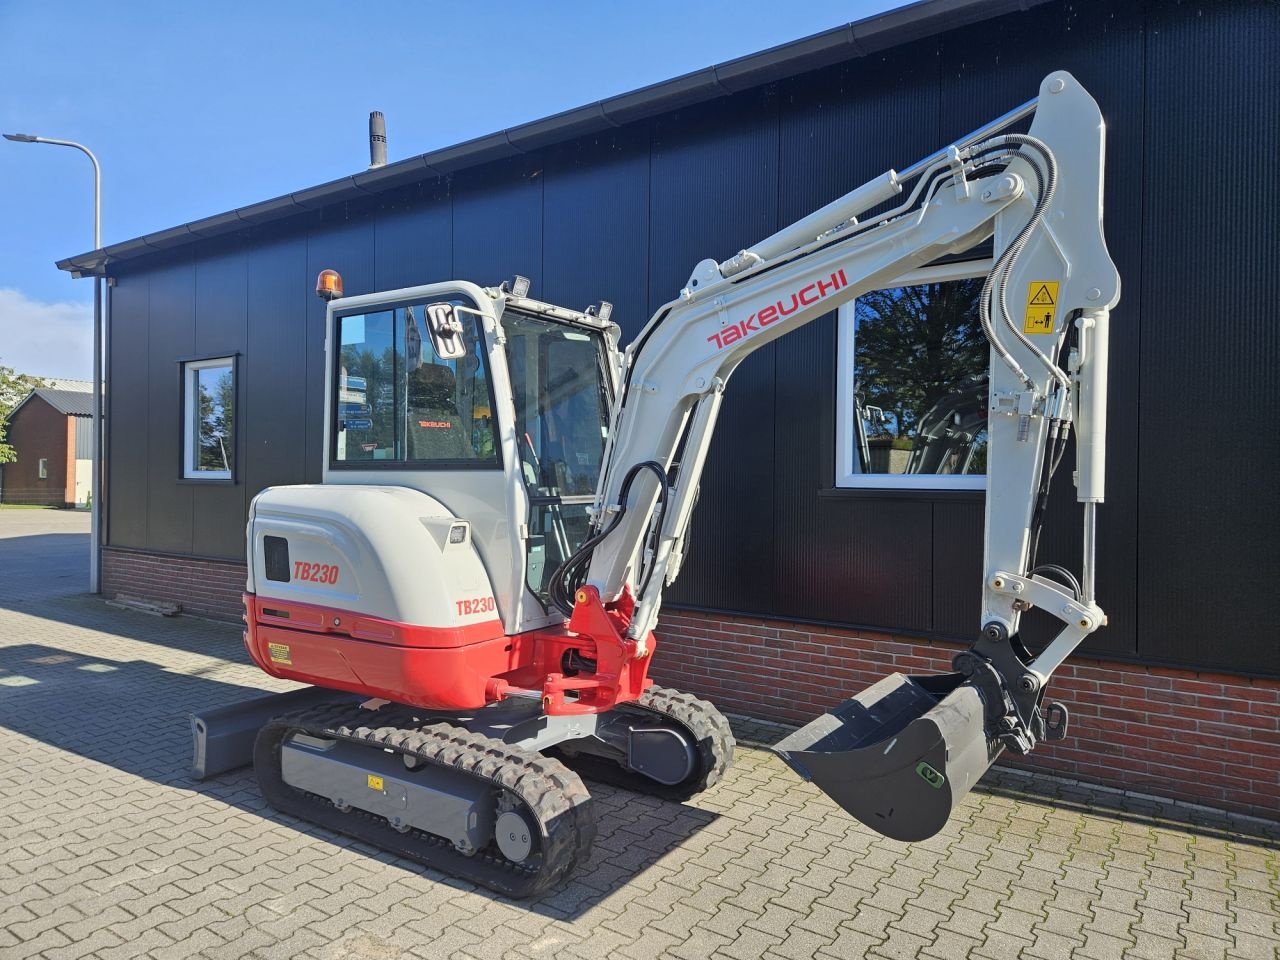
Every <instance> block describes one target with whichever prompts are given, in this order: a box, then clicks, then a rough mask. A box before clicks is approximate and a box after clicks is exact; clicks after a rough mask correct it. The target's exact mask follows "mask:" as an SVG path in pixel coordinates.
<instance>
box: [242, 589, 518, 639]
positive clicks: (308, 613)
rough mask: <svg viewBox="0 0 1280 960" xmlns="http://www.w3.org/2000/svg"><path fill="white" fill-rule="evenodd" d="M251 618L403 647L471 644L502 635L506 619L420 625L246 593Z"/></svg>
mask: <svg viewBox="0 0 1280 960" xmlns="http://www.w3.org/2000/svg"><path fill="white" fill-rule="evenodd" d="M245 607H246V609H247V610H248V616H249V621H250V622H251V623H258V624H262V625H264V626H274V627H282V628H284V629H286V630H308V631H310V632H312V633H332V634H337V635H339V636H344V637H352V638H354V639H356V640H371V641H374V642H376V643H393V644H395V645H397V646H401V647H467V646H470V645H471V644H473V643H478V642H480V641H482V640H492V639H493V638H494V637H500V636H502V621H500V620H498V619H496V618H495V619H493V620H486V621H484V622H483V623H469V624H465V625H464V626H460V627H419V626H414V625H412V624H407V623H397V622H396V621H394V620H383V619H382V618H381V617H372V616H369V615H368V614H365V613H352V612H350V611H347V610H338V609H335V608H333V607H321V606H316V605H314V604H310V603H293V602H291V601H284V600H271V599H264V598H259V597H256V596H254V595H252V594H246V595H245Z"/></svg>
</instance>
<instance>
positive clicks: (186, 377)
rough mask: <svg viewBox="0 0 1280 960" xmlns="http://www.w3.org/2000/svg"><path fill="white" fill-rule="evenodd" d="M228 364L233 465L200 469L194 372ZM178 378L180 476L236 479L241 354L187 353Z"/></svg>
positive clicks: (200, 480)
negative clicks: (197, 446)
mask: <svg viewBox="0 0 1280 960" xmlns="http://www.w3.org/2000/svg"><path fill="white" fill-rule="evenodd" d="M220 367H226V368H229V369H230V370H231V397H232V400H231V402H232V407H231V469H230V470H199V469H196V468H195V466H194V463H195V437H194V435H193V427H194V425H195V390H194V389H193V388H194V386H195V384H194V378H193V377H192V374H193V373H197V372H198V371H200V370H210V369H218V368H220ZM178 382H179V384H180V387H181V391H182V424H181V427H180V430H181V433H182V443H181V447H182V469H181V471H180V472H179V479H180V480H182V481H184V482H193V483H223V484H228V483H231V484H233V483H235V482H236V468H237V462H238V460H239V459H240V458H239V457H237V456H236V445H237V443H238V442H239V436H240V402H239V400H240V397H239V392H240V354H239V353H218V354H211V355H207V356H199V357H184V358H182V359H181V360H179V361H178Z"/></svg>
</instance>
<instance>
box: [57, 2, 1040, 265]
mask: <svg viewBox="0 0 1280 960" xmlns="http://www.w3.org/2000/svg"><path fill="white" fill-rule="evenodd" d="M1047 2H1048V0H918V2H916V3H910V4H907V5H906V6H902V7H898V8H896V9H893V10H888V11H885V12H884V13H881V14H877V15H876V16H873V17H867V18H866V19H863V20H858V21H855V22H853V23H848V24H844V25H842V26H839V27H835V28H833V29H831V30H825V31H823V32H822V33H816V34H813V35H812V36H809V37H803V38H801V39H799V40H794V41H792V42H790V43H784V44H781V45H779V46H776V47H772V48H770V49H768V50H762V51H760V52H759V53H753V54H749V55H747V56H745V57H738V58H737V59H735V60H729V61H726V62H725V63H720V64H716V65H715V66H712V67H707V68H705V69H702V70H695V71H694V72H692V73H687V74H684V75H683V76H680V77H675V78H673V79H671V80H664V81H662V82H661V83H655V84H652V85H650V86H647V87H641V88H640V89H639V90H633V91H631V92H629V93H623V94H619V95H618V96H615V97H608V98H606V99H604V100H598V101H596V102H595V103H589V104H586V105H584V106H581V107H575V108H574V109H572V110H566V111H564V112H563V113H557V114H554V115H552V116H549V117H544V118H542V119H540V120H533V121H530V122H529V123H523V124H520V125H519V126H517V127H511V128H510V129H507V130H499V131H497V132H496V133H491V134H487V135H485V136H483V137H477V138H475V139H474V140H467V141H464V142H462V143H458V144H454V145H453V146H449V147H444V148H442V149H440V150H434V151H432V152H431V153H426V154H421V155H419V156H415V157H410V158H408V159H406V160H398V161H396V162H395V163H389V164H387V165H386V166H385V167H380V168H379V169H377V170H366V171H362V172H360V173H356V174H354V175H350V176H346V177H341V178H339V179H337V180H333V181H331V182H329V183H322V184H320V185H318V186H315V187H309V188H307V189H304V190H298V191H296V192H295V193H292V194H288V195H286V196H283V197H276V198H274V199H272V200H264V201H263V202H261V203H255V204H252V205H250V206H247V207H240V208H239V209H237V210H231V211H228V212H226V213H220V214H216V215H214V216H211V217H204V218H202V219H200V220H195V221H192V222H191V223H187V224H183V225H181V226H177V227H172V228H170V229H168V230H159V231H156V232H155V233H149V234H146V235H145V236H142V237H137V238H135V239H133V240H125V241H123V242H122V243H115V244H111V245H110V246H107V247H103V248H101V249H99V250H92V251H90V252H88V253H82V254H78V255H76V256H74V257H68V258H67V259H65V260H59V261H58V264H57V265H58V269H59V270H66V271H68V272H69V273H71V274H72V275H73V276H76V277H83V276H104V275H105V274H106V272H107V268H108V267H109V266H110V265H111V264H112V263H117V262H119V261H121V260H133V259H137V258H140V257H145V256H148V255H150V254H152V253H157V252H159V251H162V250H169V249H172V248H174V247H178V246H183V245H185V244H190V243H195V242H197V241H199V240H205V239H209V238H211V237H217V236H220V235H222V234H226V233H232V232H234V231H236V230H241V229H244V228H245V227H248V226H255V225H259V224H263V223H270V222H273V221H277V220H283V219H285V218H287V217H291V216H295V215H298V214H301V213H305V212H306V211H308V210H316V209H318V208H320V207H324V206H327V205H329V204H332V203H337V202H340V201H342V200H349V199H355V198H357V197H363V196H368V195H369V194H376V193H379V192H381V191H383V190H389V189H391V188H393V187H398V186H403V185H405V184H408V183H413V182H416V181H418V180H424V179H427V178H430V177H441V176H447V175H448V174H451V173H455V172H457V171H458V170H462V169H465V168H467V167H474V166H479V165H480V164H482V163H488V162H490V161H493V160H500V159H503V158H505V157H513V156H518V155H519V154H522V153H526V152H529V151H531V150H538V149H541V148H543V147H547V146H550V145H552V144H555V143H560V142H562V141H565V140H571V139H574V138H576V137H581V136H587V135H589V134H592V133H597V132H599V131H602V130H606V129H609V128H611V127H617V126H621V125H622V124H625V123H632V122H634V121H637V120H643V119H646V118H648V117H652V116H655V115H656V114H659V113H664V112H666V111H668V110H674V109H677V108H679V107H686V106H691V105H693V104H696V103H703V102H705V101H707V100H712V99H715V98H716V97H723V96H728V95H730V94H732V93H737V92H739V91H741V90H746V89H749V88H751V87H755V86H760V85H761V84H765V83H771V82H773V81H775V80H779V79H781V78H783V77H787V76H791V75H794V74H796V73H804V72H807V71H810V70H817V69H819V68H821V67H826V66H830V65H831V64H833V63H839V62H841V61H843V60H852V59H854V58H857V57H864V56H867V55H869V54H872V53H878V52H880V51H882V50H886V49H888V48H890V47H895V46H899V45H901V44H904V43H910V42H911V41H913V40H920V39H923V38H925V37H929V36H933V35H935V34H938V33H941V32H943V31H944V30H950V29H954V28H956V27H962V26H967V25H969V24H971V23H977V22H979V21H981V20H987V19H990V18H992V17H998V16H1002V15H1004V14H1007V13H1016V12H1019V11H1023V10H1028V9H1030V8H1031V7H1035V6H1039V5H1040V4H1042V3H1047Z"/></svg>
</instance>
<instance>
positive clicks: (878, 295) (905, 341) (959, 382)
mask: <svg viewBox="0 0 1280 960" xmlns="http://www.w3.org/2000/svg"><path fill="white" fill-rule="evenodd" d="M989 269H990V262H989V261H969V262H967V263H958V264H948V265H945V266H933V267H926V268H923V269H921V270H917V271H914V272H913V273H910V274H908V275H906V276H904V277H902V278H901V281H900V284H899V285H898V286H894V287H890V288H887V289H884V290H873V291H871V292H870V293H866V294H863V295H862V296H861V297H859V298H858V299H857V300H855V301H853V302H852V303H849V304H846V305H845V306H843V307H841V308H840V339H839V356H838V361H837V370H838V378H839V380H838V383H839V388H838V391H837V393H838V403H839V407H838V408H837V416H836V430H837V440H836V443H837V448H836V485H837V486H840V487H854V488H870V489H891V490H904V489H905V490H957V489H959V490H981V489H984V488H985V486H986V472H987V383H988V368H989V356H990V346H989V344H988V343H987V338H986V336H985V335H984V334H983V332H982V325H981V322H980V321H979V318H978V299H979V295H980V293H981V290H982V284H983V279H984V278H985V277H986V274H987V272H988V270H989Z"/></svg>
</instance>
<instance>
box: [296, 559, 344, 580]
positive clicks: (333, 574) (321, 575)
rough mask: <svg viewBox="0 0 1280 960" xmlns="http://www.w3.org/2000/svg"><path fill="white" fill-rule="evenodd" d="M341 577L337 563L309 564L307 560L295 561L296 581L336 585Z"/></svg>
mask: <svg viewBox="0 0 1280 960" xmlns="http://www.w3.org/2000/svg"><path fill="white" fill-rule="evenodd" d="M339 575H340V571H339V569H338V565H337V564H336V563H308V562H307V561H306V560H295V561H293V579H295V580H306V581H308V582H310V583H324V584H334V583H337V582H338V577H339Z"/></svg>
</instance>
